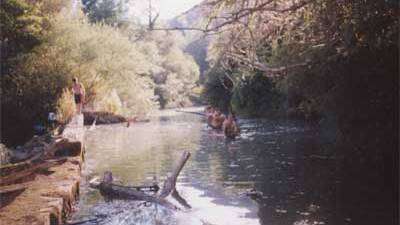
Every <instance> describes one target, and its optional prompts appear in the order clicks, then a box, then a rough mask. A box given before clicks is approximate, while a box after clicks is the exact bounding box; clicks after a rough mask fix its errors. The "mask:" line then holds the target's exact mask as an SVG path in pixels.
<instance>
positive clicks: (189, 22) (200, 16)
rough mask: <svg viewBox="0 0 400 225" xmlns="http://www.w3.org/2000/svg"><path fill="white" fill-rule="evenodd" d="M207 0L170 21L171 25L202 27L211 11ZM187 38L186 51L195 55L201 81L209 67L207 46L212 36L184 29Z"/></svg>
mask: <svg viewBox="0 0 400 225" xmlns="http://www.w3.org/2000/svg"><path fill="white" fill-rule="evenodd" d="M205 2H206V1H204V2H202V3H200V4H198V5H196V6H194V7H193V8H191V9H189V10H187V11H186V12H184V13H182V14H181V15H179V16H177V17H175V18H173V19H172V20H170V21H168V25H169V26H170V27H183V28H185V27H186V28H187V27H198V28H201V27H203V26H204V24H205V23H206V15H207V13H208V12H209V11H210V9H209V8H208V6H207V5H206V4H205ZM182 34H183V36H184V38H185V44H184V51H185V52H187V53H189V54H190V55H192V56H193V58H194V59H195V61H196V63H197V64H198V65H199V67H200V82H202V81H203V79H204V72H205V71H206V70H207V69H208V62H207V60H206V58H207V48H208V45H209V42H210V36H204V34H203V33H202V32H199V31H187V30H186V31H182Z"/></svg>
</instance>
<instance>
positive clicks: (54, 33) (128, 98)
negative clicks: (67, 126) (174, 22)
mask: <svg viewBox="0 0 400 225" xmlns="http://www.w3.org/2000/svg"><path fill="white" fill-rule="evenodd" d="M106 2H108V1H100V2H96V3H95V6H93V7H94V8H85V10H86V13H87V14H88V16H89V19H87V17H86V16H85V15H84V14H81V13H79V9H78V10H77V9H70V7H71V6H72V7H74V6H73V4H71V5H69V4H64V5H61V4H60V3H59V2H58V1H51V2H50V1H46V0H43V1H35V2H34V3H32V2H29V1H23V0H18V1H17V0H9V1H5V2H2V11H1V13H2V14H1V15H2V18H6V19H7V20H3V19H2V23H1V26H2V29H3V27H4V30H5V31H7V32H4V33H3V32H2V36H1V38H2V39H1V40H2V41H1V45H2V46H1V47H2V51H4V52H5V54H4V55H3V54H2V67H5V68H4V69H3V70H2V77H1V79H2V90H1V91H2V101H1V104H2V122H3V123H2V134H3V135H2V141H7V142H8V143H9V144H13V143H15V142H16V141H17V140H12V138H13V137H28V136H29V134H30V133H31V132H32V127H33V125H34V124H35V123H38V122H40V123H43V122H44V121H46V119H47V114H48V113H49V112H55V111H58V115H59V120H60V121H64V122H65V121H67V120H68V118H69V117H70V116H71V115H72V113H73V107H74V104H73V102H72V96H71V93H70V92H69V91H68V89H70V87H71V85H72V78H73V77H77V78H78V80H79V81H80V82H82V84H83V85H84V87H85V89H86V95H87V96H86V104H85V107H86V109H87V110H100V111H109V112H114V113H119V114H122V115H125V116H145V115H147V114H148V113H149V112H151V111H152V110H153V109H156V108H157V107H158V105H160V106H161V107H174V106H180V105H188V104H190V101H189V96H190V94H191V89H192V88H193V87H194V86H195V84H196V81H197V79H198V76H199V71H198V70H199V69H198V66H197V64H196V63H195V62H194V60H193V59H192V57H191V56H189V55H187V54H186V53H184V52H183V51H182V50H181V48H180V46H179V45H178V44H177V42H178V41H179V36H176V35H173V34H170V33H167V32H163V31H160V32H156V31H148V30H146V29H145V28H144V27H142V26H141V25H140V24H133V23H132V24H127V23H124V26H114V22H111V21H118V18H119V17H116V16H113V15H114V14H112V15H109V14H107V15H103V13H104V12H103V11H99V9H100V8H99V7H100V6H102V4H106ZM70 3H73V2H72V1H71V2H70ZM113 4H114V3H113ZM86 7H87V6H86ZM96 7H97V8H96ZM107 7H108V8H109V9H110V10H111V11H113V10H114V11H115V10H119V8H117V9H116V8H115V7H114V6H113V5H108V6H107ZM50 8H51V9H52V10H50ZM45 9H47V11H46V10H45ZM71 10H77V11H78V12H76V13H71ZM118 13H119V11H118V12H115V15H117V14H118ZM31 17H32V18H33V19H31ZM93 18H95V19H93ZM99 18H101V19H99ZM109 24H110V25H109ZM121 24H122V23H121ZM3 57H4V58H3ZM3 59H4V61H3ZM15 124H22V126H21V127H16V126H15ZM21 128H22V129H23V130H24V131H26V132H27V134H26V135H23V134H21V133H19V132H21V131H20V130H21ZM17 134H19V135H17Z"/></svg>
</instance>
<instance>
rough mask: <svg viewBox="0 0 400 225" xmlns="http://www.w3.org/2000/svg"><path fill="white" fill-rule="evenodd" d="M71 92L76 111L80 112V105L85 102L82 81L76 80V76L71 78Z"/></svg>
mask: <svg viewBox="0 0 400 225" xmlns="http://www.w3.org/2000/svg"><path fill="white" fill-rule="evenodd" d="M72 82H73V84H72V93H73V94H74V100H75V105H76V113H77V114H81V113H82V106H83V103H84V102H85V88H84V87H83V85H82V83H79V82H78V78H76V77H74V78H72Z"/></svg>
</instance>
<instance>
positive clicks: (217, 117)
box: [209, 110, 225, 129]
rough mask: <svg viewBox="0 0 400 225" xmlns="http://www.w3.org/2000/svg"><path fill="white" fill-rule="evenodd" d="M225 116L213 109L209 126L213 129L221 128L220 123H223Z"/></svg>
mask: <svg viewBox="0 0 400 225" xmlns="http://www.w3.org/2000/svg"><path fill="white" fill-rule="evenodd" d="M224 120H225V116H224V115H223V114H222V113H221V111H219V110H215V112H214V114H213V117H212V120H211V123H210V124H209V125H210V127H212V128H214V129H221V128H222V124H223V123H224Z"/></svg>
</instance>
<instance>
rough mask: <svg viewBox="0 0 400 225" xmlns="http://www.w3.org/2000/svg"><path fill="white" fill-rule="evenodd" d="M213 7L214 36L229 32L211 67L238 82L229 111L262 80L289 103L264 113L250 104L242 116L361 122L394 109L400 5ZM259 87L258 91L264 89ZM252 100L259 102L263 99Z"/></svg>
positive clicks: (214, 50) (218, 43) (265, 105)
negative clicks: (255, 79)
mask: <svg viewBox="0 0 400 225" xmlns="http://www.w3.org/2000/svg"><path fill="white" fill-rule="evenodd" d="M210 4H212V6H213V7H214V9H215V10H214V14H213V15H212V16H211V17H210V20H211V22H210V23H209V24H212V25H210V27H209V28H208V29H209V30H213V29H217V30H222V29H223V30H224V32H223V33H222V35H220V36H219V37H217V38H215V39H214V41H213V43H212V46H211V48H210V51H209V56H208V59H209V61H210V63H211V65H212V66H214V67H222V68H224V72H225V73H226V74H227V76H230V77H231V78H230V79H232V80H234V82H233V84H234V87H233V88H231V89H230V90H229V91H230V92H231V96H232V98H231V99H230V100H231V103H228V104H234V105H235V104H236V102H238V101H239V99H237V97H238V96H242V98H241V100H240V101H243V97H244V96H243V95H240V94H238V93H240V92H241V89H242V88H247V87H248V86H247V84H246V85H243V84H244V83H247V82H248V80H249V79H250V80H251V79H253V78H251V77H252V76H259V74H260V73H262V74H263V75H264V76H265V79H268V80H270V81H269V82H267V83H268V84H267V85H266V86H265V88H267V89H270V91H278V92H279V93H280V95H282V96H284V97H285V98H274V99H269V100H266V101H261V102H259V104H258V107H259V108H260V110H258V109H257V108H252V107H250V108H248V104H240V105H238V107H236V108H237V110H239V111H241V108H248V109H249V110H244V111H250V112H249V113H251V114H254V115H258V114H259V112H260V111H263V112H266V114H268V113H269V112H267V111H273V112H276V113H277V114H279V115H282V112H285V111H286V113H287V114H289V115H295V116H302V117H313V118H320V117H324V116H332V115H334V116H335V117H336V118H338V119H339V120H354V119H357V118H360V117H363V116H364V117H365V116H377V115H378V114H379V115H381V116H382V115H384V114H385V113H386V114H387V113H389V111H388V110H389V108H392V109H393V103H394V98H395V94H394V93H395V91H394V88H395V85H393V84H394V82H395V80H396V79H397V76H398V55H397V53H398V20H397V15H398V3H397V2H395V1H371V2H365V1H325V0H318V1H293V2H289V1H246V0H243V1H241V0H239V1H223V0H220V1H212V2H211V3H210ZM215 15H218V16H215ZM213 71H215V70H210V71H209V73H208V81H207V87H206V90H207V92H206V95H208V96H216V95H215V94H213V91H216V90H215V84H213V82H219V81H218V80H217V79H214V78H212V77H213V76H219V75H218V74H214V73H213ZM249 77H250V78H249ZM270 83H272V84H273V85H269V84H270ZM254 85H255V86H254V88H256V89H257V86H258V85H259V83H258V82H256V83H254ZM221 88H224V87H223V86H221ZM246 98H247V99H246V101H249V102H254V99H253V98H263V94H261V93H260V94H259V95H253V94H249V95H247V96H246ZM214 101H215V100H214ZM257 101H258V100H257ZM271 101H272V102H271ZM271 104H273V105H275V106H278V105H279V107H270V105H271ZM250 105H251V104H250ZM338 105H340V106H341V107H337V106H338ZM266 110H267V111H266ZM378 111H379V112H378ZM286 113H285V114H284V115H286ZM373 114H376V115H373Z"/></svg>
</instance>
